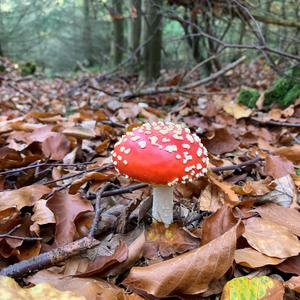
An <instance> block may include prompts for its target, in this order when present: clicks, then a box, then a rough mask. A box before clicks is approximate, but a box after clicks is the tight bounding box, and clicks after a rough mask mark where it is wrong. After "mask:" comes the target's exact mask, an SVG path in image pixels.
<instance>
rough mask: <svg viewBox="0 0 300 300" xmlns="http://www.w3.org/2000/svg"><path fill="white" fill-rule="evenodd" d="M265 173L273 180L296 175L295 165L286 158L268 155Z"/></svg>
mask: <svg viewBox="0 0 300 300" xmlns="http://www.w3.org/2000/svg"><path fill="white" fill-rule="evenodd" d="M264 173H265V175H267V176H272V177H273V178H281V177H283V176H286V175H288V174H294V173H295V170H294V165H293V163H292V162H291V161H289V160H288V159H286V158H285V157H281V156H275V155H268V156H267V157H266V164H265V167H264Z"/></svg>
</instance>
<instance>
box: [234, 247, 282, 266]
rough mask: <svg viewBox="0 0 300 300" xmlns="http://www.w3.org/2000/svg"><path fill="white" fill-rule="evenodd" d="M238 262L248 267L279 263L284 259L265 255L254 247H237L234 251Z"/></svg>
mask: <svg viewBox="0 0 300 300" xmlns="http://www.w3.org/2000/svg"><path fill="white" fill-rule="evenodd" d="M234 260H235V262H236V263H237V264H239V265H242V266H244V267H248V268H260V267H263V266H266V265H278V264H280V263H281V262H283V259H280V258H276V257H270V256H267V255H264V254H262V253H260V252H258V251H256V250H254V249H253V248H243V249H237V250H235V252H234Z"/></svg>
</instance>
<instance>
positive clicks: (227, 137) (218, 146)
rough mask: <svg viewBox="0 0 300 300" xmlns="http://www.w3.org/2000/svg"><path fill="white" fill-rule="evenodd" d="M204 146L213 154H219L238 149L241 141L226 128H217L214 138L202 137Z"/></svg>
mask: <svg viewBox="0 0 300 300" xmlns="http://www.w3.org/2000/svg"><path fill="white" fill-rule="evenodd" d="M202 142H203V144H204V146H205V147H206V148H207V150H208V151H209V152H211V153H212V154H215V155H218V154H223V153H228V152H232V151H234V150H236V149H237V148H238V146H239V142H238V141H237V140H236V139H235V138H234V137H233V136H232V135H231V134H230V133H229V132H228V131H227V129H226V128H217V129H215V132H214V136H213V138H212V139H207V138H204V139H202Z"/></svg>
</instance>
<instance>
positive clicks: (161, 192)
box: [152, 185, 174, 225]
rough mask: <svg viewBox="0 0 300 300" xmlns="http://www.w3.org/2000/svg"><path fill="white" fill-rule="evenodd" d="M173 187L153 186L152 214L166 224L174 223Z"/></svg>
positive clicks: (156, 219) (155, 218)
mask: <svg viewBox="0 0 300 300" xmlns="http://www.w3.org/2000/svg"><path fill="white" fill-rule="evenodd" d="M173 190H174V188H173V187H170V186H158V185H156V186H153V206H152V216H153V219H154V220H155V221H157V222H162V223H164V224H166V225H169V224H172V223H173Z"/></svg>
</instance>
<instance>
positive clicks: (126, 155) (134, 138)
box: [112, 122, 208, 185]
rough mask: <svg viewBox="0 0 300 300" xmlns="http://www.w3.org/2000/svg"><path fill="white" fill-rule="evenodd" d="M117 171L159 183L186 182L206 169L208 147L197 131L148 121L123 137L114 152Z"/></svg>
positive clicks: (202, 173)
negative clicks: (193, 131) (202, 141)
mask: <svg viewBox="0 0 300 300" xmlns="http://www.w3.org/2000/svg"><path fill="white" fill-rule="evenodd" d="M112 159H113V163H114V165H115V168H116V169H117V171H118V172H119V173H121V174H123V175H127V176H129V177H131V178H134V179H136V180H139V181H142V182H147V183H151V184H157V185H173V184H176V183H185V182H187V181H192V180H193V179H194V178H198V177H200V176H203V175H204V173H206V172H207V169H206V167H207V164H208V157H207V150H206V148H205V147H204V146H203V144H202V143H201V140H200V138H199V137H198V136H197V135H196V134H192V133H191V132H190V130H189V129H188V128H183V127H182V126H180V125H177V124H173V123H163V122H157V123H146V124H144V125H142V126H141V127H138V128H135V129H133V130H132V131H130V132H127V133H126V134H125V135H123V136H122V138H121V139H120V141H119V142H117V143H116V144H115V147H114V151H113V154H112Z"/></svg>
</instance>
